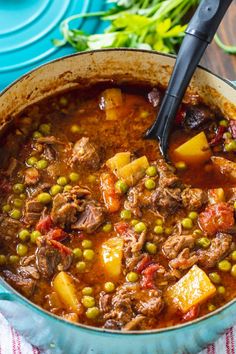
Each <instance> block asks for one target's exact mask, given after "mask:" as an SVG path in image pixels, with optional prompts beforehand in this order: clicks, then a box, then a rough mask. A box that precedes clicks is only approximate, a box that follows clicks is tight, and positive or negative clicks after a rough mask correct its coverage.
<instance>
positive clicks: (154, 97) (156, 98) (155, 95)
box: [148, 87, 162, 107]
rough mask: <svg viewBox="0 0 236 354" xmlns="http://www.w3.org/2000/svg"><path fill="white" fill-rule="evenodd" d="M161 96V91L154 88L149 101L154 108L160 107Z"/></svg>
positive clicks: (149, 94) (149, 95)
mask: <svg viewBox="0 0 236 354" xmlns="http://www.w3.org/2000/svg"><path fill="white" fill-rule="evenodd" d="M161 96H162V95H161V91H160V90H158V89H157V88H155V87H154V88H153V89H152V91H150V92H149V93H148V101H149V102H150V103H151V105H152V106H153V107H158V106H159V105H160V103H161Z"/></svg>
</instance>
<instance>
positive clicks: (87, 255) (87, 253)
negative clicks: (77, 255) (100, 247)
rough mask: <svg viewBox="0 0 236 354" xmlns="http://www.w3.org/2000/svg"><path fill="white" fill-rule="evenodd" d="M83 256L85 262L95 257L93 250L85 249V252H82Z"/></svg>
mask: <svg viewBox="0 0 236 354" xmlns="http://www.w3.org/2000/svg"><path fill="white" fill-rule="evenodd" d="M83 256H84V259H86V261H92V259H93V258H94V256H95V252H94V251H93V250H90V249H87V250H84V252H83Z"/></svg>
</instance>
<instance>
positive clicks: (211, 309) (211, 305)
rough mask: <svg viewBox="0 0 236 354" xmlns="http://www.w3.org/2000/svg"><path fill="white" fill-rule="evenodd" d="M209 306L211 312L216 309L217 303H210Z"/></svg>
mask: <svg viewBox="0 0 236 354" xmlns="http://www.w3.org/2000/svg"><path fill="white" fill-rule="evenodd" d="M207 307H208V311H210V312H212V311H215V309H216V307H215V305H213V304H208V306H207Z"/></svg>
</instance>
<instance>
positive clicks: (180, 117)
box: [175, 105, 186, 125]
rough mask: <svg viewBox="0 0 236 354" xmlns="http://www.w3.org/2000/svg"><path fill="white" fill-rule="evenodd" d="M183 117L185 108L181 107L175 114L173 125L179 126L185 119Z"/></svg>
mask: <svg viewBox="0 0 236 354" xmlns="http://www.w3.org/2000/svg"><path fill="white" fill-rule="evenodd" d="M185 116H186V108H185V107H184V106H183V105H182V106H181V107H180V109H179V110H178V112H177V114H176V117H175V124H176V125H181V124H182V123H183V121H184V119H185Z"/></svg>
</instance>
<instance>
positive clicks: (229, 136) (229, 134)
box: [223, 132, 232, 140]
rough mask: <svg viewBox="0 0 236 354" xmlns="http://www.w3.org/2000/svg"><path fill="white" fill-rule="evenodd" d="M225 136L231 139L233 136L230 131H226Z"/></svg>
mask: <svg viewBox="0 0 236 354" xmlns="http://www.w3.org/2000/svg"><path fill="white" fill-rule="evenodd" d="M223 138H224V139H227V140H228V139H231V138H232V134H231V133H230V132H226V133H224V135H223Z"/></svg>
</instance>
